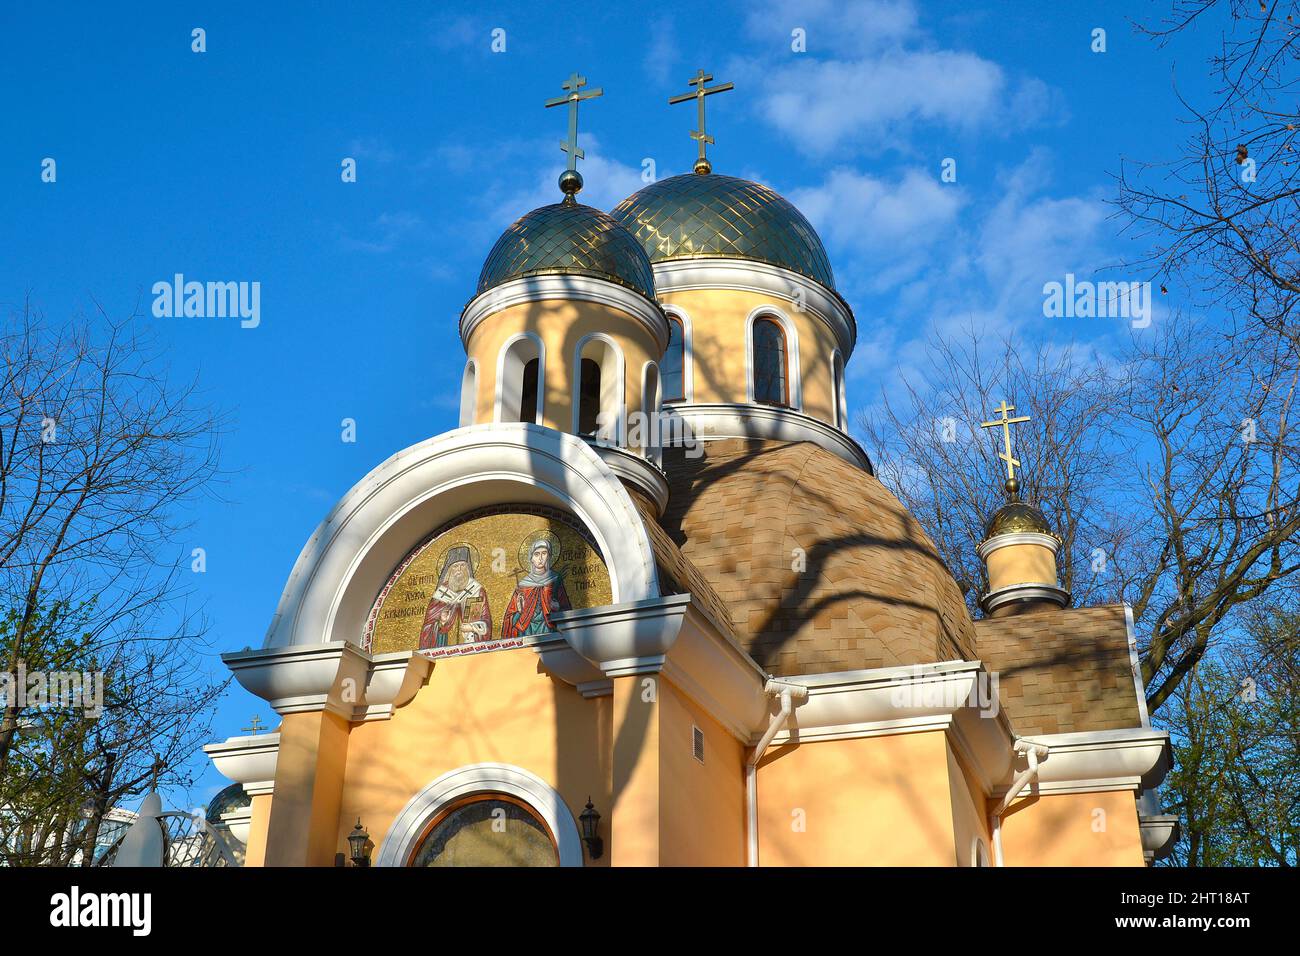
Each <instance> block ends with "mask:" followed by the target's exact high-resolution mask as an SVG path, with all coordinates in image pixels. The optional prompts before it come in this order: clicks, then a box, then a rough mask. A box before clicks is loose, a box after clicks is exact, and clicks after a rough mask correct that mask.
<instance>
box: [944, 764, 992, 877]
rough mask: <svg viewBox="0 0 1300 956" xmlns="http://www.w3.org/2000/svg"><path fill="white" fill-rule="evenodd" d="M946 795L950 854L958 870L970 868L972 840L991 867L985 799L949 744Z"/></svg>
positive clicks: (990, 844)
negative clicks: (981, 848) (949, 804)
mask: <svg viewBox="0 0 1300 956" xmlns="http://www.w3.org/2000/svg"><path fill="white" fill-rule="evenodd" d="M947 753H948V791H949V793H950V795H951V800H952V829H953V853H954V856H955V859H956V863H957V865H958V866H973V865H974V863H973V860H974V853H973V851H974V845H975V840H976V839H979V840H980V841H981V842H982V843H983V845H984V859H985V861H986V863H987V864H988V865H990V866H992V864H993V840H992V838H991V836H990V833H989V818H988V799H987V797H986V796H985V795H984V792H983V790H982V789H981V788H980V785H979V783H977V782H976V780H975V777H974V775H973V774H972V773H970V771H969V768H967V766H966V763H965V761H963V760H962V759H961V758H960V757H959V756H958V755H957V754H956V752H955V751H954V750H953V749H952V745H951V744H949V745H948V748H947Z"/></svg>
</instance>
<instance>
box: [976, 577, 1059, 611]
mask: <svg viewBox="0 0 1300 956" xmlns="http://www.w3.org/2000/svg"><path fill="white" fill-rule="evenodd" d="M1020 601H1050V602H1051V603H1052V604H1055V605H1056V606H1057V607H1065V606H1066V605H1067V604H1069V603H1070V592H1069V591H1067V590H1065V589H1064V588H1058V587H1057V586H1056V585H1054V584H1037V583H1029V582H1026V583H1024V584H1008V585H1007V586H1006V587H1004V588H998V589H997V590H996V591H990V592H989V593H988V594H986V595H984V596H983V597H982V598H980V607H982V608H984V613H985V614H991V613H992V612H993V611H995V610H996V609H998V608H1000V607H1002V605H1004V604H1015V603H1018V602H1020Z"/></svg>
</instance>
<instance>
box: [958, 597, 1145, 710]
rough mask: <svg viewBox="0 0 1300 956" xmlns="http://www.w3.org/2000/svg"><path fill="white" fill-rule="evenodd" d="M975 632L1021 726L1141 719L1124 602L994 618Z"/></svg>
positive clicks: (984, 658)
mask: <svg viewBox="0 0 1300 956" xmlns="http://www.w3.org/2000/svg"><path fill="white" fill-rule="evenodd" d="M975 636H976V642H977V645H978V648H979V655H980V660H982V661H983V662H984V666H985V667H986V668H987V669H988V670H989V671H990V672H991V673H995V674H997V675H998V695H999V697H1000V698H1001V700H1002V707H1003V708H1004V709H1005V710H1006V712H1007V716H1008V717H1010V718H1011V725H1012V727H1013V728H1014V729H1015V731H1016V732H1017V733H1019V734H1026V735H1032V734H1063V733H1070V732H1073V731H1083V730H1116V729H1119V728H1122V727H1140V726H1142V716H1141V712H1140V711H1139V709H1138V699H1137V687H1136V684H1135V682H1134V675H1133V664H1132V657H1131V656H1130V654H1129V644H1128V625H1127V623H1126V621H1125V617H1124V606H1123V605H1106V606H1103V607H1083V608H1068V609H1065V610H1056V609H1052V610H1049V611H1036V612H1033V613H1027V614H1014V615H1009V616H1007V617H999V618H987V619H985V620H981V621H976V622H975Z"/></svg>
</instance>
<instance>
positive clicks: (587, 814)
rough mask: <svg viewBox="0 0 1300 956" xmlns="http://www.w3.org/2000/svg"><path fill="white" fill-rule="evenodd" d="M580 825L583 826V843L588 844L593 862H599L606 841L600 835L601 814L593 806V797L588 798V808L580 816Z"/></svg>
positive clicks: (588, 850)
mask: <svg viewBox="0 0 1300 956" xmlns="http://www.w3.org/2000/svg"><path fill="white" fill-rule="evenodd" d="M578 823H580V824H581V825H582V842H583V843H585V844H587V852H588V853H589V854H591V858H592V859H593V860H599V859H600V855H601V854H602V853H604V852H605V841H604V840H602V839H601V838H600V836H599V833H598V830H599V827H600V814H599V813H597V812H596V808H595V807H593V806H592V805H591V797H588V798H587V806H586V808H585V809H584V810H583V811H582V813H580V814H579V815H578Z"/></svg>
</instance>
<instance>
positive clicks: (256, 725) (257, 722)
mask: <svg viewBox="0 0 1300 956" xmlns="http://www.w3.org/2000/svg"><path fill="white" fill-rule="evenodd" d="M244 730H246V731H248V732H249V733H250V734H252V735H253V736H254V737H256V736H257V735H258V734H259V733H260V732H261V730H262V718H261V717H259V716H257V714H254V715H253V716H252V718H251V719H250V720H249V721H248V726H247V727H245V728H244Z"/></svg>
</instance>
